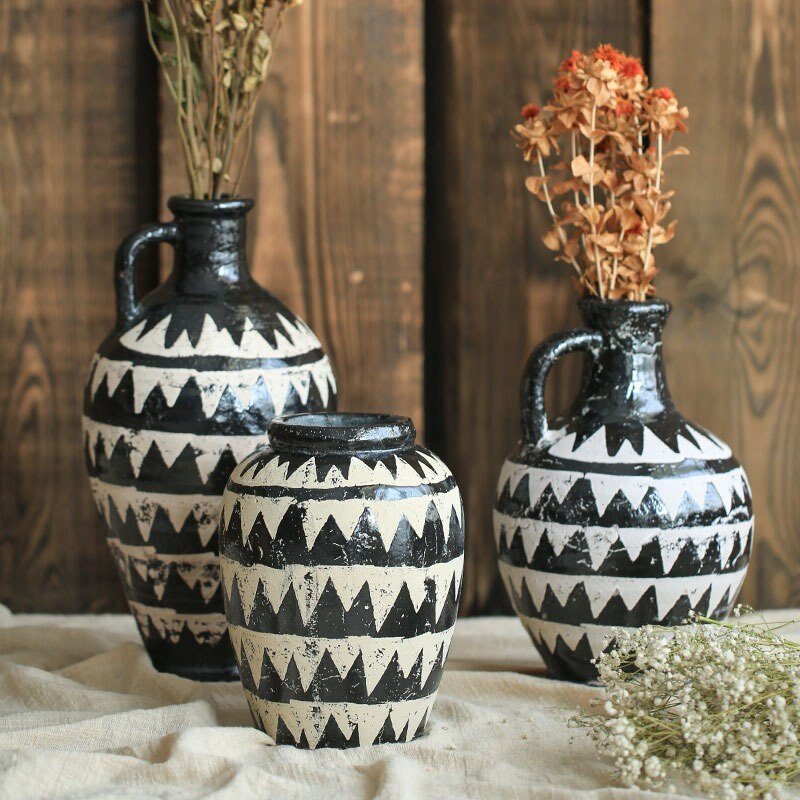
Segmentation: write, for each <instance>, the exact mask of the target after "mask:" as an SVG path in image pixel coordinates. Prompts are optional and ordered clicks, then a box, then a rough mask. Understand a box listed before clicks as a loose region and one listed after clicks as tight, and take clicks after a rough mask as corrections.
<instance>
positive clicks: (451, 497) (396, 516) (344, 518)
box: [222, 486, 464, 551]
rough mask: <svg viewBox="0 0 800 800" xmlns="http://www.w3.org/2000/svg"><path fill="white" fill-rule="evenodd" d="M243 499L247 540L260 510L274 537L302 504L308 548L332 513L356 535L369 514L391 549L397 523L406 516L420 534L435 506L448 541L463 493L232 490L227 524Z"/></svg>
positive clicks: (224, 505)
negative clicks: (310, 495)
mask: <svg viewBox="0 0 800 800" xmlns="http://www.w3.org/2000/svg"><path fill="white" fill-rule="evenodd" d="M237 503H238V504H239V513H240V516H241V521H242V542H243V543H245V542H247V539H248V537H249V536H250V533H251V531H252V529H253V525H254V524H255V521H256V519H257V517H258V516H259V514H260V515H261V518H262V520H263V521H264V524H265V525H266V528H267V531H268V532H269V535H270V536H271V537H272V538H273V539H274V538H275V536H276V535H277V532H278V526H279V525H280V523H281V520H282V519H283V517H284V515H285V514H286V512H287V511H288V510H289V509H290V508H292V507H298V508H300V509H301V512H302V518H303V531H304V533H305V537H306V544H307V546H308V548H309V549H311V548H312V547H313V546H314V542H315V541H316V539H317V537H318V536H319V534H320V532H321V530H322V528H323V527H324V526H325V524H326V523H327V522H328V520H329V519H330V518H331V517H333V519H334V521H335V522H336V525H337V526H338V528H339V530H340V531H341V532H342V535H343V536H344V537H345V539H347V540H349V539H350V538H351V536H352V535H353V533H354V531H355V528H356V526H357V525H358V521H359V520H360V519H361V517H362V516H364V515H365V514H368V515H370V516H371V518H372V522H373V524H374V525H375V526H376V527H377V529H378V531H379V532H380V537H381V540H382V541H383V546H384V548H385V549H386V550H387V551H388V550H389V548H390V547H391V545H392V541H393V540H394V537H395V534H396V533H397V527H398V525H399V524H400V521H401V520H402V519H406V520H407V521H408V523H409V525H411V528H412V530H413V531H414V533H415V534H416V535H417V536H419V537H422V534H423V531H424V528H425V521H426V520H427V519H431V516H430V514H431V507H433V508H435V509H436V513H437V514H438V515H439V519H440V520H441V521H442V527H443V529H444V536H445V540H448V539H449V537H450V519H451V517H452V515H453V514H455V516H456V519H457V520H458V523H459V525H461V526H462V527H463V513H464V509H463V505H462V502H461V493H460V492H459V491H458V487H457V486H454V487H453V488H452V489H450V491H448V492H437V493H435V494H419V495H415V496H413V497H405V498H397V499H392V500H375V499H365V498H362V497H355V498H351V499H347V500H332V499H328V498H325V499H319V500H315V499H309V500H296V499H295V498H293V497H290V496H288V497H287V496H281V497H257V496H255V495H240V494H238V493H236V492H235V491H232V490H230V489H226V490H225V494H224V496H223V501H222V520H223V525H226V526H227V525H228V524H229V523H230V519H231V515H232V514H233V510H234V507H235V506H236V504H237Z"/></svg>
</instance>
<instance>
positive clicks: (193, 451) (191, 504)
mask: <svg viewBox="0 0 800 800" xmlns="http://www.w3.org/2000/svg"><path fill="white" fill-rule="evenodd" d="M252 206H253V203H252V201H250V200H220V201H203V200H191V199H188V198H183V197H174V198H172V199H171V200H170V202H169V207H170V209H171V210H172V212H173V214H174V217H175V218H174V221H172V222H169V223H166V224H158V225H153V226H149V227H147V228H144V229H142V230H141V231H139V232H137V233H134V234H133V235H132V236H131V237H129V238H128V239H127V240H126V241H125V242H124V243H123V244H122V246H121V247H120V250H119V251H118V253H117V263H116V290H117V325H116V327H115V328H114V330H113V331H112V332H111V333H110V334H109V336H108V337H107V338H106V340H105V341H104V342H103V343H102V344H101V345H100V348H99V350H98V353H97V355H96V356H95V358H94V361H93V362H92V366H91V370H90V374H89V380H88V383H87V386H86V393H85V401H84V417H83V429H84V442H85V448H86V460H87V466H88V470H89V476H90V481H91V485H92V490H93V492H94V497H95V500H96V503H97V506H98V508H99V510H100V513H101V514H102V516H103V519H104V520H105V524H106V528H107V534H108V541H109V544H110V546H111V550H112V552H113V554H114V556H115V558H116V561H117V563H118V566H119V568H120V573H121V576H122V579H123V582H124V585H125V591H126V594H127V597H128V601H129V603H130V607H131V610H132V611H133V613H134V615H135V617H136V621H137V623H138V625H139V630H140V632H141V634H142V638H143V640H144V642H145V645H146V647H147V650H148V652H149V653H150V657H151V659H152V661H153V664H154V665H155V666H156V667H157V668H158V669H160V670H162V671H166V672H174V673H176V674H178V675H182V676H185V677H190V678H195V679H200V680H219V679H235V677H236V665H235V660H234V658H233V651H232V649H231V646H230V642H229V640H228V637H227V636H226V624H225V615H224V608H223V600H222V591H221V589H220V575H219V560H218V540H217V521H218V508H219V504H220V500H221V498H222V492H223V490H224V488H225V483H226V482H227V480H228V477H229V476H230V473H231V471H232V470H233V468H234V467H235V466H236V464H237V463H238V462H239V461H241V460H242V459H243V458H244V457H245V456H246V455H247V454H249V453H251V452H252V451H253V450H254V449H255V448H257V447H258V446H259V445H263V444H265V443H266V442H267V426H268V425H269V422H270V420H271V419H272V418H273V417H274V416H275V415H278V414H283V413H286V412H293V411H301V410H306V409H309V410H325V409H329V408H334V407H335V402H336V384H335V380H334V377H333V374H332V372H331V368H330V364H329V363H328V359H327V357H326V356H325V354H324V353H323V352H322V349H321V347H320V343H319V341H317V338H316V337H315V336H314V334H313V333H312V332H311V331H310V330H309V328H308V327H307V326H306V325H305V323H303V322H302V321H301V320H299V319H298V318H297V317H296V316H295V315H294V314H292V312H291V311H289V310H288V309H287V308H286V307H285V306H284V305H283V304H282V303H280V302H279V301H278V300H276V299H275V298H274V297H273V296H272V295H271V294H270V293H269V292H267V291H266V290H265V289H263V288H261V287H260V286H259V285H258V284H257V283H256V282H255V281H254V280H253V278H252V277H251V276H250V272H249V270H248V266H247V261H246V255H245V232H246V215H247V212H248V211H249V210H250V209H251V208H252ZM157 242H168V243H169V244H171V245H172V246H173V247H174V250H175V266H174V269H173V272H172V274H171V276H170V277H169V278H168V280H167V281H166V282H165V283H163V284H162V285H161V286H159V287H158V288H157V289H156V290H155V291H153V292H151V293H150V294H148V295H147V296H146V297H145V298H143V299H142V300H141V301H139V300H137V298H136V292H135V276H134V269H135V261H136V259H137V256H138V255H139V253H140V252H141V250H142V248H143V247H144V246H145V245H148V244H154V243H157Z"/></svg>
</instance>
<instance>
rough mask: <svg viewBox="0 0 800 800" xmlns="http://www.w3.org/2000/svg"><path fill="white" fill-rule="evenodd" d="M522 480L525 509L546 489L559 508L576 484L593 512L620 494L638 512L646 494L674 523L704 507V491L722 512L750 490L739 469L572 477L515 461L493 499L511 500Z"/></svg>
mask: <svg viewBox="0 0 800 800" xmlns="http://www.w3.org/2000/svg"><path fill="white" fill-rule="evenodd" d="M523 480H525V481H526V486H527V498H526V504H527V505H528V506H529V507H530V508H533V507H535V506H536V504H537V502H538V501H539V500H540V498H541V497H542V495H543V494H544V493H545V491H546V490H548V489H549V490H550V491H551V492H552V493H553V495H554V496H555V498H556V501H557V502H558V503H559V504H563V503H564V501H565V500H566V498H567V495H568V494H569V493H570V491H571V490H572V489H573V487H575V485H576V484H578V483H579V482H581V481H586V482H588V484H589V485H590V487H591V492H592V497H593V500H594V505H595V509H596V513H597V515H598V516H602V515H603V514H604V512H605V511H606V509H607V508H608V507H609V505H610V503H611V501H612V500H613V499H614V498H615V497H617V496H618V495H622V496H624V497H625V499H626V500H627V501H628V502H629V503H630V505H631V507H632V508H633V509H637V508H639V506H640V505H641V504H642V501H643V500H644V499H645V497H646V496H647V495H648V493H649V492H651V491H652V492H655V494H656V495H657V496H658V498H659V500H660V501H661V502H662V503H663V505H664V507H665V508H666V510H667V513H668V514H669V516H670V517H671V518H672V519H675V518H676V517H677V516H678V514H679V512H680V510H681V507H682V506H683V505H684V504H685V503H686V501H687V499H688V500H689V501H690V502H692V503H694V504H695V506H697V507H699V508H703V507H704V506H705V505H706V496H707V493H708V491H709V487H711V488H713V490H714V491H715V492H716V494H717V495H718V497H719V498H720V501H721V503H722V505H723V506H724V508H725V511H726V513H730V511H731V509H732V507H733V505H734V503H735V501H736V500H737V499H738V500H739V502H740V503H741V502H743V501H744V499H745V498H746V497H748V496H749V493H750V486H749V484H748V482H747V476H746V475H745V472H744V470H743V469H742V468H741V467H738V466H737V467H734V468H732V469H730V470H728V471H726V472H721V473H716V472H701V473H699V474H694V475H690V476H685V475H675V476H672V477H663V478H659V477H654V476H652V475H639V474H622V475H620V474H610V473H601V472H575V471H572V470H561V469H549V468H547V469H545V468H539V467H531V466H529V465H527V464H521V463H518V462H515V461H510V460H508V461H506V462H505V464H504V465H503V469H502V470H501V473H500V480H499V481H498V490H497V494H498V498H500V497H501V496H502V495H503V493H504V491H507V492H508V493H509V494H510V495H512V496H513V495H514V494H515V493H517V491H518V490H519V489H520V484H521V483H522V482H523Z"/></svg>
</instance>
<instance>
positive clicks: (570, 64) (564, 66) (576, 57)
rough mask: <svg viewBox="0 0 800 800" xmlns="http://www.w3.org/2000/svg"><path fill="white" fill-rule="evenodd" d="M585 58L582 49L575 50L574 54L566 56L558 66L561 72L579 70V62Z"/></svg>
mask: <svg viewBox="0 0 800 800" xmlns="http://www.w3.org/2000/svg"><path fill="white" fill-rule="evenodd" d="M583 58H584V55H583V53H581V51H580V50H573V51H572V55H570V56H569V57H567V58H565V59H564V60H563V61H562V62H561V65H560V66H559V68H558V71H559V72H577V70H578V64H579V62H580V61H581V60H582V59H583Z"/></svg>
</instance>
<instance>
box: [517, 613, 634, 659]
mask: <svg viewBox="0 0 800 800" xmlns="http://www.w3.org/2000/svg"><path fill="white" fill-rule="evenodd" d="M519 618H520V620H521V621H522V624H523V625H524V626H525V630H526V631H528V634H529V635H530V637H531V639H533V641H534V644H538V645H541V644H544V646H545V647H546V648H547V649H548V650H549V651H550V652H551V653H555V651H556V644H557V641H558V639H559V637H560V638H561V639H562V640H563V642H564V644H565V645H567V647H569V649H570V650H575V648H577V646H578V645H579V644H580V643H581V640H582V639H583V638H584V636H585V637H586V639H587V641H588V642H589V648H590V649H591V651H592V656H594V657H595V658H596V657H597V656H599V655H600V654H601V653H602V652H603V650H605V649H606V647H607V646H608V645H609V643H610V642H611V640H612V639H613V638H614V637H615V636H616V635H617V633H619V632H622V631H626V630H633V628H623V627H619V626H611V625H566V624H564V623H562V622H551V621H549V620H544V619H539V618H538V617H526V616H525V615H524V614H520V615H519Z"/></svg>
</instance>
